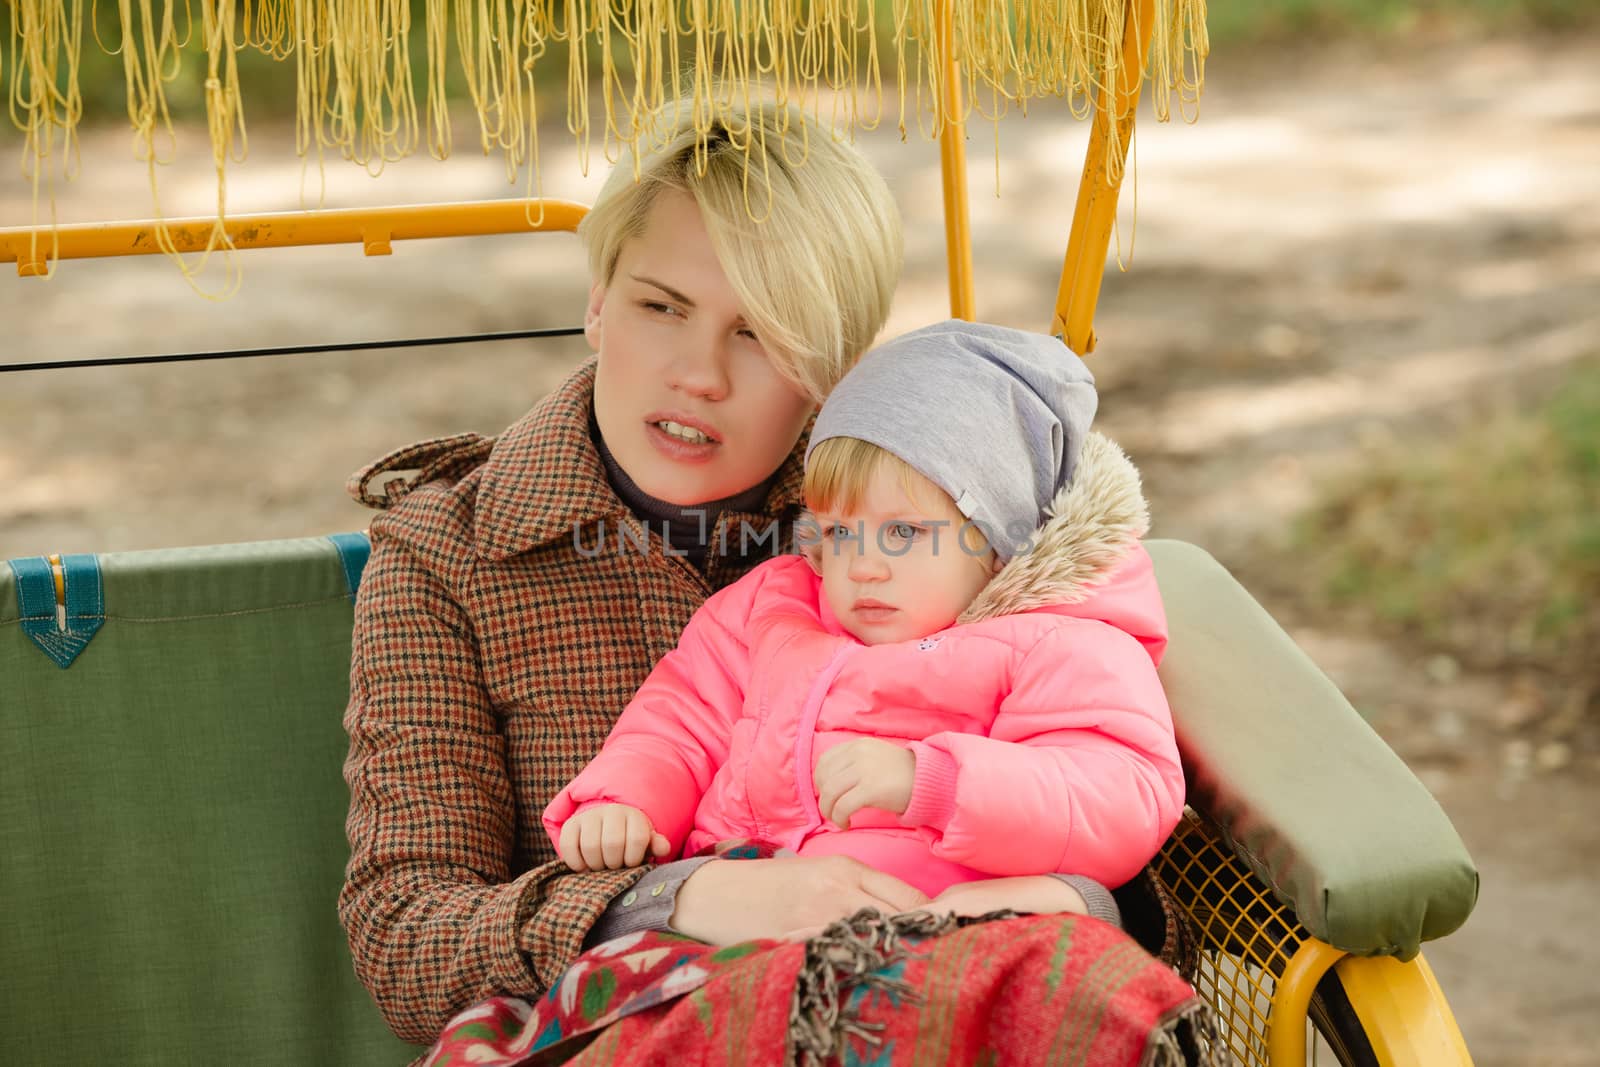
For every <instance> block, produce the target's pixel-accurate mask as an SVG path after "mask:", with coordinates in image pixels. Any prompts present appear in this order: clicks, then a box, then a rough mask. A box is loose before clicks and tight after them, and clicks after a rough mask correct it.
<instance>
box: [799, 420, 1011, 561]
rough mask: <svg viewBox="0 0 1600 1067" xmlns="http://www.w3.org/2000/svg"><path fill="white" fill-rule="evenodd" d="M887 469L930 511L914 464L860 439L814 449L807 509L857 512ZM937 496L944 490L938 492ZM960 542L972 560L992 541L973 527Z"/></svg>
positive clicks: (840, 439)
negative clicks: (874, 483) (876, 477)
mask: <svg viewBox="0 0 1600 1067" xmlns="http://www.w3.org/2000/svg"><path fill="white" fill-rule="evenodd" d="M884 466H887V467H888V468H889V469H890V470H891V471H893V472H894V473H895V474H896V475H897V476H898V477H899V479H900V488H901V489H902V490H904V492H905V494H906V496H907V497H909V498H910V499H911V500H912V501H913V502H914V503H916V504H917V506H918V507H923V508H926V507H927V503H926V501H924V500H922V499H921V497H922V493H923V492H924V491H925V487H926V486H927V485H929V484H930V483H929V482H928V480H927V478H925V477H924V476H923V475H922V474H921V473H919V472H918V471H917V469H916V468H915V467H913V466H912V465H911V464H909V463H907V462H906V461H905V460H903V459H901V458H900V457H899V456H897V455H895V454H894V453H893V452H890V451H889V450H888V449H885V448H881V447H879V446H878V445H875V444H872V443H870V442H867V441H863V440H861V439H860V438H858V437H830V438H828V439H827V440H826V441H823V442H822V443H821V444H819V445H817V447H816V448H814V449H812V450H811V456H810V458H809V459H807V460H806V476H805V483H804V494H805V501H806V508H807V509H808V510H810V511H813V512H823V513H835V514H837V513H841V512H853V511H855V510H856V509H857V508H859V507H860V505H861V501H862V499H863V498H864V497H865V496H866V495H867V487H868V485H869V484H870V483H871V481H872V478H873V476H874V475H876V474H877V473H878V470H879V469H880V468H882V467H884ZM935 492H942V490H939V489H937V488H935ZM951 506H952V507H954V504H953V503H952V505H951ZM961 542H962V544H964V545H965V546H966V548H967V552H968V554H969V555H973V556H980V555H983V554H984V553H986V552H988V551H989V549H990V545H989V539H988V538H987V537H985V536H984V535H983V531H982V530H979V529H978V528H977V527H976V526H974V525H972V524H971V523H967V524H966V525H964V526H963V527H962V529H961Z"/></svg>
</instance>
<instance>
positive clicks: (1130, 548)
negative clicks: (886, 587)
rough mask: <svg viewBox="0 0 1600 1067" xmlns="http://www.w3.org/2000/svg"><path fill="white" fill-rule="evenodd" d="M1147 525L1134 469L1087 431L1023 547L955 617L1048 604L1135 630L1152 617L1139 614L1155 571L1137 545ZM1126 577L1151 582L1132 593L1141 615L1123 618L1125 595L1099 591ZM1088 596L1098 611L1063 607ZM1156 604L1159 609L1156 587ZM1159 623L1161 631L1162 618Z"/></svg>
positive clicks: (976, 618)
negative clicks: (1070, 469)
mask: <svg viewBox="0 0 1600 1067" xmlns="http://www.w3.org/2000/svg"><path fill="white" fill-rule="evenodd" d="M1149 529H1150V508H1149V505H1148V504H1147V503H1146V502H1145V498H1144V492H1143V490H1142V489H1141V488H1140V485H1139V471H1138V470H1137V468H1135V467H1134V465H1133V462H1132V461H1131V460H1129V459H1128V457H1127V455H1126V454H1125V453H1124V452H1123V451H1122V449H1121V448H1119V447H1118V446H1117V445H1116V443H1115V442H1113V441H1112V440H1111V439H1110V438H1108V437H1106V436H1105V435H1103V434H1099V433H1091V434H1088V435H1087V436H1086V437H1085V438H1084V442H1083V452H1082V454H1081V455H1080V457H1079V459H1078V469H1077V471H1076V473H1075V475H1074V477H1073V479H1072V484H1071V485H1068V486H1066V487H1065V488H1063V489H1062V490H1061V491H1060V492H1059V493H1057V494H1056V498H1055V500H1054V501H1053V502H1052V503H1051V505H1050V507H1049V508H1047V509H1046V511H1045V520H1044V522H1043V523H1041V524H1040V526H1039V528H1038V529H1037V530H1035V531H1034V532H1033V535H1032V537H1031V538H1029V545H1028V546H1027V548H1026V550H1024V551H1019V552H1018V553H1017V555H1016V556H1014V557H1013V558H1012V560H1011V562H1009V563H1007V564H1006V566H1005V567H1004V568H1003V569H1002V570H1001V571H1000V573H999V574H997V575H996V576H995V577H994V580H993V581H991V582H990V583H989V584H988V586H987V587H985V589H984V590H983V592H981V593H979V594H978V598H977V599H976V600H974V601H973V602H972V605H971V606H970V607H968V608H967V610H966V611H965V612H964V613H962V616H961V618H960V619H959V620H958V621H959V622H963V623H970V622H980V621H982V620H984V619H991V618H995V617H998V616H1001V615H1012V614H1015V613H1017V612H1021V611H1036V610H1039V609H1043V608H1048V609H1060V610H1064V612H1065V613H1066V614H1073V615H1082V614H1091V615H1093V616H1094V617H1099V618H1105V619H1106V621H1107V622H1111V623H1113V624H1115V625H1117V626H1119V627H1120V628H1122V629H1127V630H1129V632H1131V633H1134V634H1135V636H1139V634H1140V632H1141V631H1148V629H1149V623H1150V622H1153V621H1154V620H1151V619H1148V618H1145V617H1146V616H1148V615H1149V610H1148V604H1147V603H1145V602H1146V601H1147V599H1148V597H1147V595H1145V594H1149V593H1153V592H1154V590H1153V582H1154V576H1153V574H1152V573H1151V572H1150V569H1149V557H1148V556H1146V555H1145V553H1144V550H1143V548H1142V547H1141V546H1140V545H1139V539H1140V538H1141V537H1143V536H1144V535H1145V533H1146V532H1147V531H1148V530H1149ZM1130 580H1131V581H1132V582H1134V583H1135V584H1136V585H1138V586H1140V587H1143V586H1144V585H1145V584H1146V583H1150V584H1151V585H1152V588H1151V589H1143V588H1140V589H1139V590H1138V591H1137V592H1138V593H1139V594H1140V595H1138V596H1135V597H1133V598H1132V600H1133V601H1134V602H1136V603H1137V604H1138V607H1137V609H1136V610H1135V612H1134V614H1136V615H1137V616H1140V617H1141V618H1140V619H1137V620H1136V619H1130V618H1125V617H1122V616H1124V615H1126V609H1127V608H1129V607H1131V606H1132V605H1130V604H1128V603H1124V602H1125V601H1126V600H1128V599H1129V598H1126V597H1122V596H1111V597H1109V598H1108V597H1107V596H1102V595H1098V594H1100V593H1112V592H1115V591H1116V590H1114V589H1112V588H1109V587H1112V586H1117V585H1120V584H1121V583H1123V582H1126V581H1130ZM1129 591H1130V592H1134V591H1133V590H1129ZM1091 594H1097V595H1094V596H1092V597H1091ZM1091 599H1092V600H1093V601H1094V602H1096V607H1097V608H1099V609H1100V610H1096V611H1093V612H1088V613H1085V612H1083V611H1079V610H1072V609H1071V608H1070V606H1071V605H1084V604H1085V602H1086V601H1090V600H1091ZM1101 602H1105V603H1101ZM1155 605H1156V609H1157V611H1158V612H1159V605H1160V599H1159V594H1157V595H1156V596H1155ZM1108 609H1109V610H1108ZM1108 614H1110V615H1114V616H1117V617H1107V615H1108ZM1130 624H1134V625H1131V626H1130ZM1160 630H1161V631H1162V632H1163V633H1164V632H1165V624H1164V620H1162V623H1161V625H1160Z"/></svg>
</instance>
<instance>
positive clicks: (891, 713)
mask: <svg viewBox="0 0 1600 1067" xmlns="http://www.w3.org/2000/svg"><path fill="white" fill-rule="evenodd" d="M1147 524H1148V520H1147V511H1146V507H1145V502H1144V498H1143V496H1142V495H1141V494H1140V491H1139V481H1138V474H1137V472H1136V471H1134V469H1133V466H1132V464H1131V463H1129V462H1128V460H1127V458H1126V457H1125V456H1123V455H1122V453H1121V451H1120V450H1119V449H1118V448H1117V447H1116V446H1115V445H1114V444H1112V443H1111V442H1110V441H1108V440H1106V439H1105V438H1104V437H1101V436H1099V435H1090V437H1089V438H1088V440H1087V441H1086V443H1085V446H1084V452H1083V455H1082V457H1081V459H1080V461H1079V466H1078V473H1077V476H1076V478H1075V480H1074V483H1073V485H1072V486H1071V487H1069V488H1068V489H1065V490H1063V491H1062V494H1061V495H1060V496H1059V497H1058V498H1057V500H1056V501H1055V504H1054V507H1053V508H1052V511H1051V517H1050V518H1049V519H1048V520H1047V521H1046V522H1045V524H1044V525H1043V526H1041V527H1040V529H1039V530H1038V531H1037V532H1036V533H1035V535H1034V538H1033V541H1034V548H1033V550H1032V551H1031V552H1029V553H1027V554H1025V555H1019V556H1017V557H1016V558H1015V559H1014V560H1013V561H1012V562H1011V563H1010V564H1008V565H1007V566H1006V568H1005V569H1004V570H1003V571H1002V572H1001V573H1000V574H999V575H998V576H997V577H996V578H995V579H994V580H993V581H992V582H990V584H989V586H988V587H987V588H986V589H985V590H984V591H983V593H982V594H981V595H980V596H979V598H978V600H977V601H976V602H975V603H974V604H973V605H972V607H971V608H969V609H968V611H967V612H966V614H964V615H963V616H962V619H961V620H960V621H959V622H958V624H957V625H955V626H952V627H950V628H949V629H946V630H944V631H942V632H940V633H938V634H934V635H932V636H930V637H927V638H923V639H922V640H920V641H905V642H898V643H894V644H885V645H872V646H867V645H863V644H861V643H860V642H859V641H857V640H856V639H855V638H854V637H852V636H851V635H850V634H848V633H847V632H845V631H844V630H843V628H842V627H841V626H840V625H839V623H838V621H837V620H836V619H835V618H834V617H833V614H832V612H831V611H829V609H828V606H827V602H826V600H825V599H824V598H823V596H822V589H821V582H820V580H819V579H818V578H817V577H816V575H815V573H814V572H813V571H812V569H811V567H810V565H809V564H808V563H807V562H806V561H805V560H804V559H802V558H800V557H798V556H786V557H782V558H779V559H775V560H772V561H771V562H769V563H766V564H763V565H762V566H760V567H758V568H757V569H756V570H755V571H753V572H751V574H750V575H748V576H747V577H746V578H744V579H743V580H742V581H740V582H737V583H736V584H734V585H732V586H729V587H728V588H726V589H724V590H723V591H722V592H720V593H718V594H717V595H716V596H714V597H712V598H711V599H710V600H708V601H707V602H706V604H705V606H704V607H703V608H701V610H700V611H699V612H697V613H696V614H695V616H694V618H693V620H692V621H691V622H690V623H689V625H688V627H687V628H686V629H685V630H684V633H683V637H682V640H681V641H680V643H679V645H678V648H677V649H676V650H674V651H673V652H671V653H669V654H668V655H667V656H666V657H664V658H663V659H662V660H661V662H660V663H659V664H658V665H657V666H656V668H655V670H654V671H653V672H652V673H651V675H650V677H649V679H648V680H647V681H646V682H645V684H644V686H643V687H642V688H641V689H640V690H639V693H638V694H637V696H636V697H635V698H634V700H633V702H632V703H630V704H629V706H628V708H627V710H626V711H624V712H623V714H622V717H621V719H620V720H619V721H618V722H617V725H616V727H615V729H613V730H612V732H611V736H610V737H609V739H608V740H607V741H606V744H605V748H604V750H603V751H602V752H601V753H600V755H599V756H597V757H596V758H595V759H594V760H593V761H592V762H591V763H590V764H589V766H588V767H587V768H585V769H584V771H583V773H582V774H580V775H579V776H578V777H577V778H576V779H575V780H574V781H573V782H572V783H571V784H570V785H569V786H568V787H567V788H566V789H564V790H562V792H561V793H560V794H558V795H557V796H556V798H555V800H554V801H552V802H551V804H550V806H549V808H547V809H546V811H545V815H544V821H545V826H546V829H547V830H548V831H549V833H550V835H551V838H552V839H553V840H554V839H558V838H559V836H560V831H561V826H562V824H563V823H564V822H565V821H566V820H567V819H569V818H571V817H572V815H573V814H574V813H575V812H576V811H578V810H579V809H580V808H581V807H584V806H587V805H590V804H594V803H602V802H616V803H624V804H632V805H634V806H635V807H638V808H640V809H641V810H643V811H644V812H645V813H646V814H648V815H649V816H650V819H651V821H652V822H653V823H654V824H655V827H656V829H657V830H659V831H660V832H661V833H663V834H665V835H666V836H667V838H668V839H669V840H671V841H672V843H673V846H674V848H675V849H676V848H679V847H682V848H683V849H685V851H686V853H693V852H695V851H697V850H699V849H700V848H703V847H705V846H706V845H710V844H713V843H715V842H717V841H721V840H727V839H729V838H740V837H749V838H759V839H762V840H766V841H771V842H775V843H777V844H779V845H781V846H784V847H787V848H791V849H794V850H795V851H797V852H799V853H800V854H802V855H817V854H828V853H844V854H847V855H851V856H855V857H856V858H858V859H860V860H862V861H863V862H866V863H868V864H871V865H872V866H874V867H877V868H879V869H880V870H883V871H886V872H887V873H889V874H893V875H895V876H896V877H899V878H901V879H903V880H904V881H906V882H909V883H910V884H912V885H915V886H917V887H918V888H919V889H921V890H923V891H924V892H926V893H928V894H929V895H934V894H937V893H938V892H939V891H940V890H942V889H943V888H945V887H946V886H948V885H951V884H953V883H955V882H960V881H968V880H972V879H976V878H983V877H990V876H1002V875H1016V874H1043V873H1047V872H1052V871H1055V872H1061V873H1068V874H1083V875H1088V876H1089V877H1091V878H1094V879H1097V880H1098V881H1101V882H1103V883H1105V884H1107V885H1111V886H1116V885H1120V884H1122V883H1123V882H1125V881H1127V880H1128V879H1129V878H1131V877H1133V875H1134V874H1136V873H1137V872H1138V871H1139V869H1140V868H1141V867H1143V866H1144V864H1145V863H1147V862H1148V861H1149V860H1150V858H1151V857H1152V856H1153V855H1154V854H1155V852H1156V850H1157V849H1158V848H1159V847H1160V845H1161V843H1162V842H1163V841H1164V840H1166V837H1167V835H1168V834H1169V833H1171V831H1172V828H1173V826H1174V825H1176V823H1177V820H1178V817H1179V813H1180V812H1181V810H1182V807H1183V792H1184V788H1183V774H1182V771H1181V769H1180V767H1179V763H1178V751H1177V745H1176V742H1175V741H1174V739H1173V733H1172V719H1171V715H1170V713H1169V711H1168V709H1167V702H1166V697H1165V695H1164V694H1163V692H1162V689H1161V684H1160V682H1159V681H1158V680H1157V677H1156V665H1157V664H1158V663H1159V662H1160V658H1161V654H1162V652H1163V650H1164V649H1165V647H1166V616H1165V613H1164V612H1163V610H1162V607H1161V598H1160V593H1159V591H1158V590H1157V588H1156V582H1155V575H1154V573H1153V571H1152V568H1151V564H1150V557H1149V556H1148V555H1147V554H1146V553H1145V551H1144V548H1143V547H1142V546H1141V545H1140V544H1139V543H1138V538H1139V536H1141V535H1142V534H1143V533H1144V531H1145V529H1146V527H1147ZM862 736H871V737H877V738H882V739H885V740H890V741H895V742H899V743H903V744H905V745H906V746H907V747H909V748H910V749H911V750H912V751H913V753H915V755H916V778H915V785H914V788H913V793H912V797H911V803H910V805H909V807H907V809H906V811H905V813H904V814H903V815H895V814H892V813H890V812H885V811H880V810H876V809H872V808H867V809H863V810H862V811H860V812H859V813H857V815H856V816H855V817H854V818H853V819H852V823H851V828H850V829H849V830H840V829H839V828H837V827H835V826H833V825H832V824H830V823H825V822H823V820H822V818H821V817H820V816H819V814H818V812H817V794H816V789H815V787H814V786H813V784H812V774H813V770H814V768H815V766H816V761H817V760H818V758H819V757H820V756H821V755H822V753H823V752H825V751H827V750H828V748H830V747H831V746H833V745H836V744H839V743H840V742H843V741H848V740H851V739H853V738H857V737H862Z"/></svg>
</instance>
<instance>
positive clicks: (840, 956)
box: [788, 908, 1016, 1067]
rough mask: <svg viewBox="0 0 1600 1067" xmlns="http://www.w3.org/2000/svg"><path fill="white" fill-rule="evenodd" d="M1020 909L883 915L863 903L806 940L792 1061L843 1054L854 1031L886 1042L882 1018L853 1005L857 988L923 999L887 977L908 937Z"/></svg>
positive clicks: (815, 1061)
mask: <svg viewBox="0 0 1600 1067" xmlns="http://www.w3.org/2000/svg"><path fill="white" fill-rule="evenodd" d="M1015 915H1016V912H1010V911H1006V912H996V913H994V914H992V915H985V916H983V918H982V919H981V920H977V919H961V918H957V917H955V916H952V915H933V914H930V913H928V912H912V913H910V914H907V915H882V914H880V913H879V912H877V911H874V910H873V909H871V908H863V909H861V910H860V911H858V912H856V913H855V914H854V915H852V916H850V917H849V918H847V919H841V920H839V921H838V922H836V923H834V924H833V925H831V926H829V927H828V928H827V929H825V930H823V931H822V933H820V934H818V935H817V936H816V937H814V938H812V939H811V940H810V941H808V942H806V958H805V963H804V964H802V965H801V968H800V975H799V977H798V978H797V980H796V982H795V990H794V1001H793V1003H792V1004H791V1005H790V1008H789V1042H788V1044H789V1050H788V1051H789V1056H788V1062H789V1063H791V1064H794V1063H799V1064H802V1065H803V1067H821V1065H822V1064H824V1063H826V1062H827V1061H828V1060H829V1059H830V1058H832V1057H834V1056H841V1055H843V1053H844V1050H845V1043H846V1041H847V1040H848V1038H849V1037H850V1036H852V1035H854V1036H855V1037H858V1038H860V1039H861V1040H863V1041H865V1042H867V1043H868V1044H869V1045H872V1046H873V1047H874V1048H876V1047H878V1046H879V1045H880V1044H882V1038H880V1037H879V1036H878V1034H877V1031H879V1030H881V1029H883V1024H881V1023H863V1022H862V1021H861V1020H860V1018H859V1017H858V1012H857V1010H856V1009H855V1008H854V1007H852V1006H851V997H852V994H854V993H855V991H856V990H857V989H862V988H865V989H873V990H881V991H883V992H886V993H892V994H893V995H895V996H897V997H899V998H901V999H903V1000H905V1001H907V1002H909V1003H912V1004H920V1003H921V1002H922V998H921V997H920V996H919V995H918V994H917V993H916V992H915V991H914V990H913V989H912V988H911V987H910V986H909V985H908V984H906V983H905V982H903V981H901V980H899V979H896V978H889V977H886V976H884V975H883V974H882V973H881V972H882V971H883V969H884V968H886V967H889V966H890V965H892V964H894V963H896V962H897V961H899V960H902V959H904V958H905V957H906V955H907V952H906V947H905V944H904V938H906V937H907V936H913V937H917V938H924V937H938V936H939V935H940V934H944V933H948V932H949V931H951V930H954V929H956V928H957V927H959V926H965V925H967V924H968V923H970V922H978V921H988V920H990V919H1008V918H1012V917H1013V916H1015Z"/></svg>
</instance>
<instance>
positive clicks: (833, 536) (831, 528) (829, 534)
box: [822, 522, 850, 542]
mask: <svg viewBox="0 0 1600 1067" xmlns="http://www.w3.org/2000/svg"><path fill="white" fill-rule="evenodd" d="M822 539H823V540H824V541H840V542H843V541H848V540H850V527H848V526H841V525H839V524H838V523H836V522H830V523H828V524H827V525H825V526H823V527H822Z"/></svg>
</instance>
